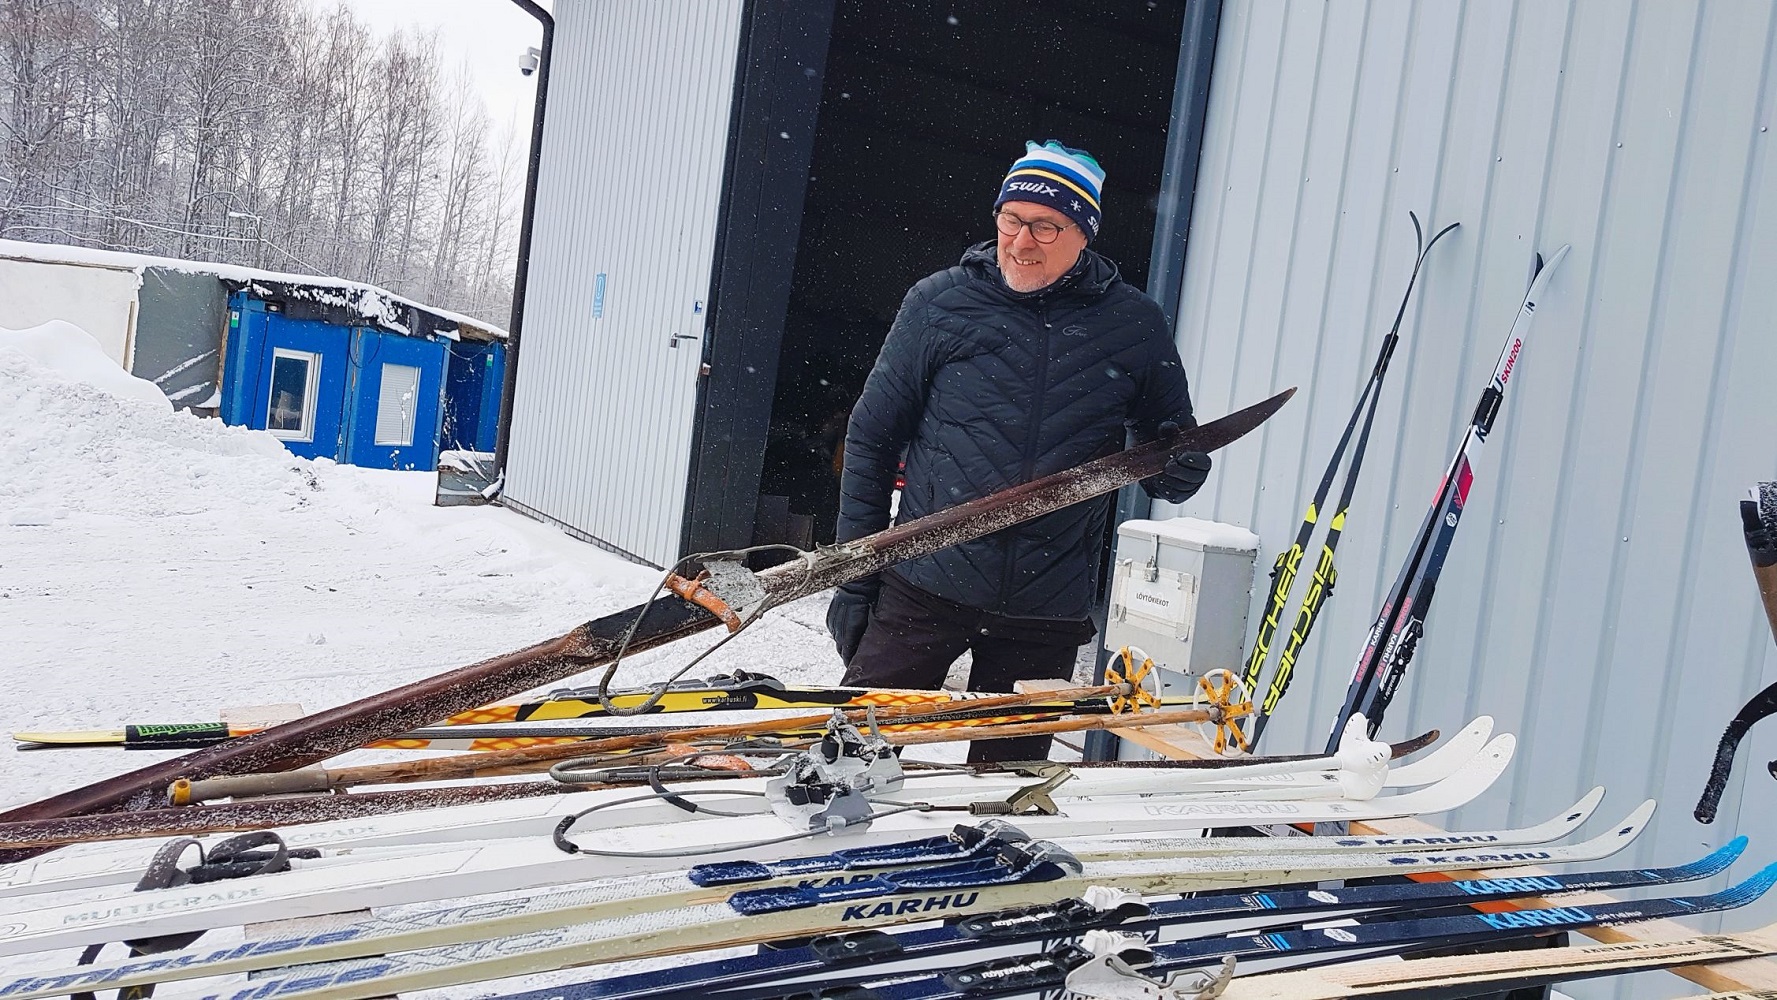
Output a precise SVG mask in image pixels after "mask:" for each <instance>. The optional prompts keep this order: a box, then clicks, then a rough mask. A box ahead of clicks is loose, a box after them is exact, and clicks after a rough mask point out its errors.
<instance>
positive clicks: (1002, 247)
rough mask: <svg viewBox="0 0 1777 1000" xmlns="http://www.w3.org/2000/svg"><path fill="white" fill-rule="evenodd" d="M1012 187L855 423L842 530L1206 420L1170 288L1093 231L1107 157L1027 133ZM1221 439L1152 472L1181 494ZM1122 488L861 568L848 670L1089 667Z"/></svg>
mask: <svg viewBox="0 0 1777 1000" xmlns="http://www.w3.org/2000/svg"><path fill="white" fill-rule="evenodd" d="M1026 147H1027V148H1026V152H1025V155H1024V156H1023V157H1021V158H1019V160H1018V161H1017V162H1015V163H1014V164H1013V165H1012V169H1011V171H1010V172H1009V173H1008V174H1007V175H1006V179H1005V181H1004V183H1003V184H1002V185H1001V188H1000V195H999V199H998V200H997V201H996V202H995V204H994V216H995V222H996V226H997V228H998V230H999V234H1000V235H999V239H998V241H997V242H996V243H982V244H980V245H978V246H974V247H970V248H969V250H968V252H967V253H965V254H964V255H963V259H962V263H960V264H959V265H957V266H956V267H952V268H948V269H946V270H943V271H940V272H938V273H937V274H934V275H932V276H930V277H928V278H926V279H925V280H923V281H921V282H919V283H918V284H917V285H914V286H913V289H912V290H911V291H909V292H908V293H907V297H906V299H905V300H904V301H903V302H902V303H901V310H900V313H899V314H898V315H896V317H895V321H894V324H893V325H892V326H891V327H890V329H889V333H888V339H887V340H886V341H885V342H884V343H883V345H882V353H881V354H880V355H878V357H877V359H876V366H875V367H874V368H873V369H872V370H871V372H870V377H869V379H868V380H867V381H866V382H865V383H864V392H863V395H862V396H860V397H859V399H858V402H857V405H856V406H855V407H853V409H852V414H851V423H850V425H849V427H848V428H847V431H846V436H845V469H844V473H843V476H842V478H841V483H840V500H839V530H838V540H839V541H842V542H844V541H849V540H851V539H854V538H860V537H862V536H864V535H868V534H871V533H872V532H875V531H880V530H881V529H883V528H885V527H887V526H888V524H889V520H890V515H889V506H890V497H891V496H892V494H893V491H894V484H895V474H896V469H897V466H898V465H899V464H900V461H901V459H902V456H903V454H905V457H906V473H905V486H904V487H903V489H902V491H901V502H900V507H899V510H898V514H897V517H896V520H897V521H901V522H904V521H910V520H912V519H914V518H917V517H920V516H923V515H925V514H930V513H932V512H933V511H937V510H942V509H944V508H946V507H952V506H955V505H957V504H960V503H965V502H967V501H969V500H974V499H976V498H978V497H983V496H987V495H988V494H991V493H996V492H998V491H1000V490H1003V489H1005V488H1007V487H1009V486H1016V485H1018V484H1020V483H1024V482H1029V481H1030V480H1033V479H1037V478H1039V477H1042V476H1046V475H1048V474H1050V473H1052V472H1059V471H1061V470H1063V469H1068V468H1072V467H1073V466H1076V465H1079V464H1080V463H1082V462H1086V461H1089V460H1091V459H1094V458H1100V457H1102V456H1104V455H1108V454H1111V453H1113V452H1117V451H1120V450H1122V449H1123V447H1124V444H1125V440H1126V434H1127V432H1131V431H1132V432H1133V433H1134V436H1135V438H1136V440H1137V441H1138V442H1139V441H1149V440H1152V439H1153V438H1155V437H1156V436H1158V435H1161V434H1164V433H1170V432H1173V431H1174V430H1175V429H1176V428H1189V427H1194V426H1196V421H1195V420H1194V419H1193V418H1192V415H1191V398H1190V394H1189V391H1188V389H1187V387H1186V383H1185V372H1184V368H1183V366H1182V365H1181V364H1180V362H1179V356H1178V350H1177V348H1176V347H1175V346H1174V345H1173V342H1172V333H1171V330H1170V329H1168V326H1167V323H1166V320H1165V318H1164V316H1162V314H1161V312H1160V307H1159V306H1158V305H1157V304H1156V303H1155V302H1154V300H1153V299H1151V298H1149V297H1148V296H1147V295H1145V294H1143V293H1142V292H1141V291H1139V290H1137V289H1135V288H1133V287H1131V286H1130V285H1128V284H1125V283H1124V282H1123V280H1122V279H1121V278H1120V277H1118V274H1117V267H1116V265H1115V264H1112V263H1111V262H1110V261H1108V260H1106V259H1105V258H1103V257H1100V256H1099V255H1098V254H1096V253H1093V252H1092V251H1091V250H1089V249H1087V246H1086V245H1087V243H1088V242H1089V241H1090V240H1091V238H1092V237H1093V236H1094V235H1095V234H1096V233H1097V232H1098V227H1099V224H1100V220H1101V216H1100V212H1099V194H1100V190H1101V188H1102V185H1103V182H1104V172H1103V170H1102V169H1100V168H1099V166H1098V163H1097V161H1095V160H1093V159H1092V157H1091V156H1090V155H1088V154H1086V153H1085V152H1083V151H1080V150H1074V149H1069V148H1068V147H1066V146H1063V145H1061V144H1060V143H1058V142H1055V141H1053V140H1051V141H1049V142H1047V143H1045V144H1043V145H1041V146H1039V145H1037V144H1036V143H1034V142H1033V143H1027V144H1026ZM1209 466H1210V462H1209V456H1208V455H1205V454H1201V453H1188V454H1185V455H1182V456H1179V457H1177V458H1174V459H1173V461H1172V462H1171V463H1170V464H1169V465H1168V466H1167V468H1166V470H1165V471H1164V472H1162V473H1161V474H1160V475H1158V476H1155V477H1154V478H1152V479H1149V480H1146V481H1144V482H1143V484H1142V485H1143V487H1144V488H1146V490H1147V492H1148V494H1149V495H1150V496H1153V497H1155V498H1156V499H1162V500H1168V501H1171V502H1174V503H1180V502H1183V501H1184V500H1186V499H1188V498H1189V497H1190V496H1191V495H1192V494H1194V493H1196V492H1197V490H1198V489H1199V488H1200V487H1201V486H1202V485H1203V481H1204V479H1205V478H1206V477H1207V476H1208V475H1209ZM1109 509H1110V503H1109V501H1108V500H1103V501H1094V502H1089V503H1083V504H1077V505H1075V506H1073V507H1069V508H1067V509H1065V510H1060V511H1056V512H1055V513H1053V514H1049V515H1047V516H1045V517H1042V518H1039V519H1037V520H1035V521H1031V522H1028V523H1026V524H1021V525H1016V526H1014V527H1011V528H1007V529H1005V530H1003V531H1000V532H996V533H995V534H992V535H988V536H987V537H985V538H980V539H977V540H975V541H972V542H964V543H963V544H961V545H953V546H951V547H950V548H947V549H942V550H940V551H938V552H935V553H933V554H932V555H929V556H924V557H921V558H919V559H913V560H909V561H908V562H905V563H902V564H901V565H899V566H896V567H893V568H891V569H888V570H885V571H883V572H882V573H881V574H879V575H878V576H876V577H871V578H867V579H864V580H859V581H856V582H853V583H849V584H846V585H845V586H843V587H841V588H840V589H839V591H838V592H837V593H836V594H835V595H834V598H833V603H832V605H831V606H830V607H829V609H828V612H827V627H828V629H829V631H831V632H832V634H833V639H834V642H835V644H836V645H837V646H838V648H839V654H840V656H841V657H843V658H844V659H845V661H846V671H845V677H844V680H843V681H842V683H844V684H846V685H848V686H862V687H901V688H936V687H938V686H939V685H940V684H941V683H942V682H943V680H944V676H945V674H946V673H947V672H948V670H949V668H950V665H951V664H952V663H953V662H955V660H956V659H957V657H959V656H960V655H962V653H963V651H964V650H965V649H966V650H969V651H971V652H972V654H973V658H974V659H973V666H972V668H971V673H970V677H969V687H970V689H971V690H976V691H1010V690H1012V684H1013V682H1014V681H1018V680H1024V679H1032V678H1046V677H1057V678H1065V677H1069V676H1071V675H1072V673H1073V668H1074V660H1075V657H1076V655H1077V653H1078V649H1079V647H1080V645H1081V644H1082V643H1084V642H1086V641H1088V640H1089V639H1091V638H1092V636H1093V633H1094V628H1093V626H1092V623H1091V621H1090V620H1089V619H1088V617H1087V613H1088V611H1089V610H1090V608H1091V606H1092V599H1093V595H1094V592H1095V591H1096V588H1097V582H1098V581H1097V576H1098V559H1099V548H1098V547H1099V544H1100V543H1101V541H1102V539H1103V538H1104V537H1105V521H1106V518H1107V516H1108V514H1109ZM1048 750H1049V740H1048V738H1047V737H1027V738H1021V739H1010V740H994V741H976V742H975V744H974V745H973V747H972V748H971V750H970V754H969V757H970V759H971V760H1017V759H1032V758H1041V757H1045V756H1047V755H1048Z"/></svg>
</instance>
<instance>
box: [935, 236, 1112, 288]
mask: <svg viewBox="0 0 1777 1000" xmlns="http://www.w3.org/2000/svg"><path fill="white" fill-rule="evenodd" d="M962 266H963V267H964V268H965V269H967V270H968V271H969V272H970V273H972V274H978V275H980V276H981V277H983V278H985V279H987V280H989V281H991V282H992V283H993V285H994V287H996V288H998V289H999V290H1000V291H1001V292H1004V293H1005V294H1006V295H1008V296H1010V297H1011V298H1013V299H1018V300H1023V299H1031V298H1036V297H1037V296H1039V295H1050V294H1054V293H1056V292H1060V291H1064V290H1072V291H1075V292H1078V293H1079V294H1081V295H1103V294H1104V293H1105V291H1106V290H1107V289H1109V288H1110V287H1111V285H1113V284H1115V283H1116V282H1117V281H1119V280H1121V278H1122V275H1120V274H1119V273H1118V271H1117V265H1116V264H1114V263H1112V262H1111V261H1110V259H1109V258H1107V257H1104V256H1102V255H1100V254H1098V253H1095V252H1094V251H1093V249H1092V248H1091V247H1087V248H1086V249H1084V250H1081V251H1080V259H1079V260H1077V261H1075V262H1074V266H1073V267H1071V268H1069V269H1068V272H1067V273H1066V274H1064V275H1062V276H1061V277H1060V278H1059V279H1057V280H1056V282H1055V283H1054V284H1052V285H1048V286H1046V287H1043V288H1039V289H1037V290H1036V291H1034V292H1015V291H1013V290H1012V289H1011V288H1010V287H1008V286H1007V285H1006V281H1005V278H1004V277H1002V276H1001V275H1000V257H999V243H998V241H996V240H986V241H984V242H981V243H977V244H975V245H974V246H972V247H970V248H968V249H967V250H965V251H963V259H962Z"/></svg>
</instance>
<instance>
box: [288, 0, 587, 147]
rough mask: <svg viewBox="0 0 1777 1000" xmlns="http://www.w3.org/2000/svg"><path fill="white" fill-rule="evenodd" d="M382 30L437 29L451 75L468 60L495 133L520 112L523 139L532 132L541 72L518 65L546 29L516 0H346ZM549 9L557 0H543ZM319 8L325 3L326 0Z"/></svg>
mask: <svg viewBox="0 0 1777 1000" xmlns="http://www.w3.org/2000/svg"><path fill="white" fill-rule="evenodd" d="M342 2H343V3H345V4H346V6H348V7H350V8H351V9H352V12H353V13H354V14H356V15H357V16H358V18H359V19H360V20H361V21H363V22H365V23H366V24H368V25H370V27H371V29H372V30H374V31H376V32H377V33H378V34H387V33H389V32H391V31H394V30H396V29H398V28H410V29H413V30H416V31H424V30H426V29H428V28H437V29H438V41H439V46H440V48H441V49H442V51H443V55H444V58H445V59H446V60H447V62H446V64H445V65H444V66H443V67H441V68H442V69H444V70H445V75H446V76H447V77H448V76H449V75H450V74H452V73H454V72H455V71H456V68H457V66H458V65H467V66H468V68H469V72H470V74H471V76H472V78H473V79H474V81H475V86H476V89H477V90H478V91H480V93H481V96H482V100H483V101H485V102H486V104H487V111H488V117H489V118H490V119H492V121H493V125H494V128H495V130H496V133H497V132H498V130H499V129H500V128H502V127H504V125H505V124H506V121H507V119H509V118H512V117H514V116H516V118H517V121H518V134H519V139H520V141H521V142H524V141H526V139H527V137H528V136H529V135H530V121H531V104H532V101H533V100H534V99H535V97H536V86H535V81H536V79H537V78H536V77H535V76H534V75H533V76H523V75H521V74H520V73H519V71H518V61H519V57H520V56H521V55H522V54H523V53H524V50H525V48H526V47H527V46H532V45H541V44H542V40H543V31H542V29H541V28H540V27H539V26H538V24H537V21H536V19H535V18H533V17H531V16H530V15H529V14H526V13H525V12H524V11H523V10H520V9H519V7H518V5H517V4H514V3H513V2H512V0H342ZM540 5H541V6H542V7H543V8H544V9H549V8H551V7H553V6H554V3H553V0H540ZM316 6H317V8H321V9H325V6H326V4H325V3H324V2H318V3H317V4H316Z"/></svg>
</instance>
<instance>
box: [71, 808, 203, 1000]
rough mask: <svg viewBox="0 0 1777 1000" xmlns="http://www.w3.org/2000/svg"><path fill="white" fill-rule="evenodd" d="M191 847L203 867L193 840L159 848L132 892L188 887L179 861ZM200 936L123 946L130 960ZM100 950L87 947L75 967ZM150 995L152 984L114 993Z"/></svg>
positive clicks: (142, 999)
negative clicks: (127, 951)
mask: <svg viewBox="0 0 1777 1000" xmlns="http://www.w3.org/2000/svg"><path fill="white" fill-rule="evenodd" d="M193 847H195V848H197V856H198V863H199V864H200V865H201V864H203V860H204V845H203V844H201V843H199V842H198V841H197V840H196V839H195V838H192V837H181V838H179V839H178V840H172V841H168V842H167V843H166V844H163V845H162V846H161V848H160V850H158V851H155V852H154V857H152V858H150V859H148V867H147V868H146V869H144V870H143V872H142V877H141V878H140V879H139V880H137V882H136V888H135V891H136V892H146V891H148V890H150V889H168V888H172V887H174V886H180V885H186V884H188V883H189V882H190V881H191V877H190V875H189V874H188V873H187V872H186V870H185V869H183V868H180V867H179V859H180V858H182V857H184V856H185V852H186V850H187V849H189V848H193ZM203 935H204V932H203V931H188V932H186V933H183V934H163V935H161V936H159V937H150V938H137V939H135V940H133V941H125V942H123V943H124V945H125V946H126V947H128V948H129V949H130V956H131V957H132V958H134V957H137V956H141V955H153V954H157V953H159V952H163V951H177V950H179V949H180V948H184V947H186V946H187V945H190V944H191V943H192V942H194V941H196V940H197V939H198V938H200V937H203ZM104 950H105V945H104V944H89V945H87V946H86V948H85V949H83V950H82V951H81V953H80V958H79V959H78V961H77V962H76V963H75V964H77V965H91V964H93V963H94V962H97V961H98V960H99V954H100V953H101V952H103V951H104ZM153 995H154V985H153V984H152V983H150V984H147V985H144V986H132V987H128V988H126V989H122V990H119V991H118V993H117V997H118V1000H146V998H147V997H151V996H153ZM69 1000H97V996H96V995H95V994H93V993H74V994H70V997H69Z"/></svg>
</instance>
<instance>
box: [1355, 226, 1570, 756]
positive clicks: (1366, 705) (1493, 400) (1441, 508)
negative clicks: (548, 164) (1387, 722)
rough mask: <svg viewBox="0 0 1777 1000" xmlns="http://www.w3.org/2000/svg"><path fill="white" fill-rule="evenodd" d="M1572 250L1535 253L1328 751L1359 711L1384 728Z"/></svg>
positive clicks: (1371, 639) (1371, 729) (1372, 633)
mask: <svg viewBox="0 0 1777 1000" xmlns="http://www.w3.org/2000/svg"><path fill="white" fill-rule="evenodd" d="M1569 249H1570V248H1569V247H1567V246H1563V247H1562V248H1561V249H1559V250H1557V251H1555V256H1554V257H1552V258H1551V259H1550V260H1549V261H1548V263H1547V264H1546V265H1543V264H1542V263H1541V259H1540V257H1539V258H1538V263H1539V267H1538V268H1537V272H1536V276H1535V277H1534V278H1533V279H1532V280H1531V282H1530V290H1529V291H1527V292H1525V293H1524V301H1523V303H1522V304H1521V305H1519V307H1518V315H1517V317H1516V318H1515V319H1514V320H1513V321H1512V329H1511V333H1510V334H1509V335H1507V337H1506V342H1505V347H1504V349H1503V350H1501V351H1500V353H1499V361H1498V363H1497V364H1495V365H1494V368H1493V377H1492V378H1491V379H1489V380H1488V382H1487V388H1486V389H1484V390H1483V391H1482V392H1481V399H1480V402H1479V403H1477V404H1476V406H1475V414H1474V417H1473V418H1472V419H1471V420H1470V422H1469V427H1468V431H1467V432H1466V433H1465V434H1464V435H1463V438H1462V442H1461V444H1459V445H1458V446H1457V448H1456V457H1455V458H1454V459H1452V460H1451V463H1450V466H1449V469H1448V470H1447V471H1446V472H1445V473H1444V481H1443V482H1442V483H1441V484H1439V486H1438V493H1437V497H1436V498H1435V499H1434V500H1433V501H1432V505H1431V509H1429V510H1428V511H1426V515H1425V521H1424V522H1423V523H1422V524H1420V526H1419V532H1418V533H1417V535H1415V536H1414V542H1413V550H1412V552H1411V554H1410V555H1409V556H1408V557H1407V562H1406V564H1405V565H1403V566H1402V567H1401V572H1400V575H1399V576H1398V577H1396V578H1395V582H1394V586H1393V587H1391V588H1389V592H1388V597H1387V598H1386V599H1385V600H1384V601H1383V602H1382V613H1381V614H1379V615H1378V616H1377V617H1376V622H1375V624H1374V625H1372V626H1371V627H1370V636H1369V640H1368V642H1367V643H1366V644H1365V646H1364V651H1363V654H1362V655H1360V656H1359V657H1358V661H1357V667H1356V669H1355V670H1354V671H1353V672H1352V675H1351V684H1350V686H1349V687H1348V688H1347V690H1346V692H1345V703H1344V705H1343V706H1341V707H1340V709H1339V716H1338V718H1337V719H1335V720H1334V722H1333V731H1332V735H1331V737H1330V739H1329V740H1328V747H1329V749H1328V751H1327V752H1328V753H1331V752H1332V749H1333V748H1337V747H1338V745H1339V739H1340V736H1341V735H1342V734H1343V733H1344V732H1345V723H1346V722H1347V721H1349V720H1350V718H1351V717H1352V716H1353V715H1355V714H1358V713H1362V714H1363V716H1364V718H1365V719H1366V720H1368V725H1369V729H1368V731H1369V734H1370V735H1371V736H1372V737H1373V736H1375V735H1376V730H1377V729H1378V728H1379V727H1380V726H1381V725H1382V715H1383V713H1384V712H1385V711H1386V710H1387V709H1388V704H1389V702H1391V701H1392V700H1394V693H1395V690H1396V689H1397V688H1398V687H1399V686H1400V683H1401V678H1402V677H1404V676H1406V673H1407V665H1408V664H1409V663H1410V662H1412V659H1413V651H1414V650H1415V649H1416V648H1417V647H1418V644H1419V637H1420V635H1422V634H1423V633H1424V631H1425V616H1426V613H1427V611H1429V610H1430V608H1431V600H1432V595H1433V594H1434V592H1435V591H1436V589H1437V585H1438V577H1439V576H1440V575H1441V574H1442V572H1443V569H1444V558H1445V557H1446V556H1447V555H1449V552H1450V543H1451V541H1452V540H1453V539H1454V538H1455V537H1456V525H1457V524H1458V523H1459V522H1460V521H1461V519H1462V511H1463V507H1464V505H1465V504H1467V503H1468V493H1469V487H1470V485H1471V484H1472V483H1473V481H1474V459H1475V458H1476V457H1477V456H1478V455H1479V454H1480V451H1481V446H1482V445H1484V444H1486V443H1487V435H1488V433H1490V432H1491V431H1492V430H1493V422H1494V419H1495V418H1497V417H1498V416H1499V408H1500V404H1501V403H1502V402H1503V401H1504V400H1505V390H1506V384H1507V383H1508V382H1510V381H1511V378H1512V373H1513V371H1514V370H1515V369H1516V368H1517V365H1518V356H1519V352H1520V351H1522V350H1523V347H1524V338H1525V336H1526V335H1527V334H1528V333H1529V331H1530V323H1531V319H1532V318H1533V317H1534V316H1535V314H1536V304H1537V302H1538V300H1540V299H1541V298H1542V293H1543V291H1544V289H1546V288H1547V287H1548V284H1549V279H1550V278H1552V277H1553V276H1554V273H1555V269H1556V268H1558V267H1560V266H1561V261H1562V260H1563V259H1564V258H1565V257H1566V256H1567V252H1568V250H1569Z"/></svg>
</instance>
